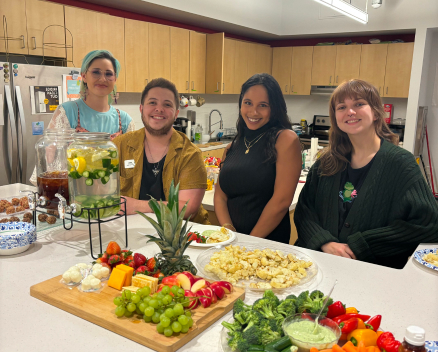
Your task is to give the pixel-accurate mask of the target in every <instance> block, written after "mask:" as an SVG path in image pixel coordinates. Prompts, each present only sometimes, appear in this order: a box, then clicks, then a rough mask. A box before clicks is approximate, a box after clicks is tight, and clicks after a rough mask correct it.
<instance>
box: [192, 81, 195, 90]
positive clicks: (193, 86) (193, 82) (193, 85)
mask: <svg viewBox="0 0 438 352" xmlns="http://www.w3.org/2000/svg"><path fill="white" fill-rule="evenodd" d="M192 90H195V81H192Z"/></svg>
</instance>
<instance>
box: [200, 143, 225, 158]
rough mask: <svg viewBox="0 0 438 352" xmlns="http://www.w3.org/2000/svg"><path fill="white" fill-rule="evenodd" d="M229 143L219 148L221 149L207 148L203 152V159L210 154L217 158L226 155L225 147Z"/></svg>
mask: <svg viewBox="0 0 438 352" xmlns="http://www.w3.org/2000/svg"><path fill="white" fill-rule="evenodd" d="M226 146H227V145H226V144H224V147H223V148H219V149H213V150H207V151H204V152H202V159H205V158H208V157H210V156H213V157H215V158H221V159H222V157H223V156H224V151H225V147H226Z"/></svg>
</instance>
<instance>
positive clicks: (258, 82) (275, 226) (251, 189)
mask: <svg viewBox="0 0 438 352" xmlns="http://www.w3.org/2000/svg"><path fill="white" fill-rule="evenodd" d="M223 160H224V161H223V164H222V168H221V172H220V175H219V182H218V183H217V184H216V190H215V195H214V207H215V213H216V215H217V218H218V220H219V223H220V224H221V225H222V226H226V227H228V228H230V229H235V230H237V232H240V233H244V234H247V235H251V236H256V237H263V238H267V239H270V240H273V241H278V242H283V243H289V238H290V219H289V206H290V204H291V203H292V199H293V196H294V193H295V189H296V186H297V183H298V179H299V176H300V172H301V148H300V142H299V139H298V137H297V135H296V134H295V133H294V132H293V131H292V130H291V123H290V121H289V117H288V116H287V109H286V103H285V101H284V98H283V94H282V92H281V88H280V86H279V85H278V83H277V81H276V80H275V79H274V78H273V77H272V76H270V75H268V74H266V73H262V74H256V75H254V76H252V77H251V78H250V79H248V80H247V81H246V82H245V83H244V84H243V86H242V91H241V93H240V97H239V118H238V120H237V136H236V138H235V139H234V140H233V142H232V143H230V144H229V145H228V146H227V148H226V151H225V154H224V159H223Z"/></svg>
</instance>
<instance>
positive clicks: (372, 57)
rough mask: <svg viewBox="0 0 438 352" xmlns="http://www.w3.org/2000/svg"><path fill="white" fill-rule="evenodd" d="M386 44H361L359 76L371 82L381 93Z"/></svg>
mask: <svg viewBox="0 0 438 352" xmlns="http://www.w3.org/2000/svg"><path fill="white" fill-rule="evenodd" d="M387 52H388V44H370V45H362V52H361V55H360V73H359V78H360V79H362V80H364V81H367V82H369V83H371V84H372V85H374V86H375V87H376V88H377V89H378V90H379V94H380V95H382V94H383V87H384V85H385V71H386V55H387Z"/></svg>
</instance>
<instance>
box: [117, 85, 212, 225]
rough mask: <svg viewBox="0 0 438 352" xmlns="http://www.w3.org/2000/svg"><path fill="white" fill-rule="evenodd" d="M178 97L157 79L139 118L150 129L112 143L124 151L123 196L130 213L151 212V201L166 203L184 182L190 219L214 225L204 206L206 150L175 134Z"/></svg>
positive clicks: (147, 90) (183, 195)
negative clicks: (175, 189) (204, 151)
mask: <svg viewBox="0 0 438 352" xmlns="http://www.w3.org/2000/svg"><path fill="white" fill-rule="evenodd" d="M178 106H179V94H178V91H177V89H176V87H175V85H174V84H173V83H172V82H170V81H168V80H166V79H164V78H157V79H154V80H152V81H150V82H149V83H148V85H147V86H146V87H145V89H144V90H143V93H142V95H141V105H140V113H141V117H142V121H143V124H144V126H145V128H143V129H140V130H138V131H134V132H130V133H126V134H124V135H121V136H118V137H117V138H115V139H114V140H113V142H114V143H115V144H116V146H117V148H118V149H119V159H120V193H121V194H122V196H124V197H125V198H126V200H127V202H126V209H127V214H128V215H130V214H135V211H141V212H143V213H151V212H152V210H151V208H150V207H149V204H148V202H147V201H148V200H149V199H151V197H153V198H155V199H157V200H163V201H165V200H166V199H167V198H168V196H169V190H170V184H171V182H172V180H174V182H175V185H177V184H178V183H179V189H180V192H179V202H180V209H181V208H182V207H183V206H184V204H185V203H186V202H187V201H189V203H188V205H187V210H186V214H185V218H188V217H189V216H190V220H191V221H194V222H197V223H201V224H209V221H208V213H207V211H206V210H205V209H204V208H203V207H202V205H201V201H202V198H203V197H204V193H205V189H206V188H207V172H206V169H205V166H204V162H203V160H202V155H201V151H200V150H199V149H198V148H197V147H196V146H195V145H193V144H192V143H191V142H190V140H189V139H188V138H187V137H186V135H185V134H183V133H181V132H178V131H175V130H174V129H173V127H172V126H173V123H174V121H175V119H176V117H177V116H178V113H179V110H178Z"/></svg>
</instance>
